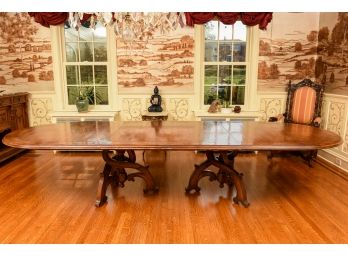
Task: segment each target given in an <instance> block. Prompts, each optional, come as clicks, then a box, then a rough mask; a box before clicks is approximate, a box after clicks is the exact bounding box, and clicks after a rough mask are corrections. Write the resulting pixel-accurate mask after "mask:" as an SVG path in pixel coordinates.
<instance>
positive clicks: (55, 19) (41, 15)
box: [28, 12, 92, 27]
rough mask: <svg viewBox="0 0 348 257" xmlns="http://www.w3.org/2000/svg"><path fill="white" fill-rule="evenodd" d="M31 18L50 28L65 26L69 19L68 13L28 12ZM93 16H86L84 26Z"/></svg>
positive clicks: (82, 21) (83, 20) (84, 16)
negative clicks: (52, 26)
mask: <svg viewBox="0 0 348 257" xmlns="http://www.w3.org/2000/svg"><path fill="white" fill-rule="evenodd" d="M28 14H29V15H30V16H31V17H34V20H35V21H36V22H37V23H40V24H41V25H42V26H45V27H49V26H51V25H60V24H63V23H64V22H65V21H66V20H67V19H68V17H69V13H68V12H28ZM91 16H92V15H91V14H86V13H85V14H84V15H83V19H82V20H81V23H82V24H83V23H84V22H85V21H87V20H88V19H89V18H90V17H91Z"/></svg>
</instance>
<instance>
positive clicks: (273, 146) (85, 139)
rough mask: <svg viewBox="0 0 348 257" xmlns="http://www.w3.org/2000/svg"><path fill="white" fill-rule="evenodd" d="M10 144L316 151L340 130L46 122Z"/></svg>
mask: <svg viewBox="0 0 348 257" xmlns="http://www.w3.org/2000/svg"><path fill="white" fill-rule="evenodd" d="M3 142H4V143H5V144H6V145H9V146H12V147H16V148H26V149H55V150H108V149H110V150H117V149H124V150H126V149H132V150H146V149H164V150H212V151H214V150H218V151H221V150H315V149H323V148H331V147H335V146H338V145H340V144H341V143H342V139H341V138H340V136H338V135H337V134H335V133H333V132H330V131H327V130H323V129H320V128H315V127H312V126H306V125H299V124H285V123H271V122H255V121H152V122H150V121H122V122H121V121H114V122H109V121H84V122H71V123H60V124H50V125H42V126H38V127H32V128H27V129H23V130H17V131H14V132H12V133H10V134H8V135H6V136H5V138H4V140H3Z"/></svg>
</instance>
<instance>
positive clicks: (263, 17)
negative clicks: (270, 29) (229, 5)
mask: <svg viewBox="0 0 348 257" xmlns="http://www.w3.org/2000/svg"><path fill="white" fill-rule="evenodd" d="M185 17H186V25H188V26H193V25H195V24H204V23H206V22H208V21H211V20H213V19H214V18H215V17H216V18H217V19H218V20H219V21H221V22H222V23H224V24H229V25H231V24H234V23H235V22H236V21H237V20H240V21H241V22H242V23H243V24H244V25H247V26H255V25H259V28H260V29H262V30H264V29H266V28H267V25H268V23H269V22H270V21H271V20H272V13H271V12H185Z"/></svg>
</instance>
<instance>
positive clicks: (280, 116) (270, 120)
mask: <svg viewBox="0 0 348 257" xmlns="http://www.w3.org/2000/svg"><path fill="white" fill-rule="evenodd" d="M283 119H284V114H278V115H277V116H276V117H269V119H268V122H279V121H282V120H283Z"/></svg>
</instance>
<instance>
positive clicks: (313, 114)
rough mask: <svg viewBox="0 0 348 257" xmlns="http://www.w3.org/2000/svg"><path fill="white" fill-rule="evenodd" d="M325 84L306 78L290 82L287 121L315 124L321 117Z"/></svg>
mask: <svg viewBox="0 0 348 257" xmlns="http://www.w3.org/2000/svg"><path fill="white" fill-rule="evenodd" d="M323 91H324V86H323V85H319V84H315V83H314V82H312V81H311V80H309V79H305V80H303V81H301V82H299V83H297V84H291V83H289V87H288V98H287V104H286V112H285V122H291V123H300V124H308V125H313V122H314V119H315V118H317V117H320V113H321V102H322V95H323Z"/></svg>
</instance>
